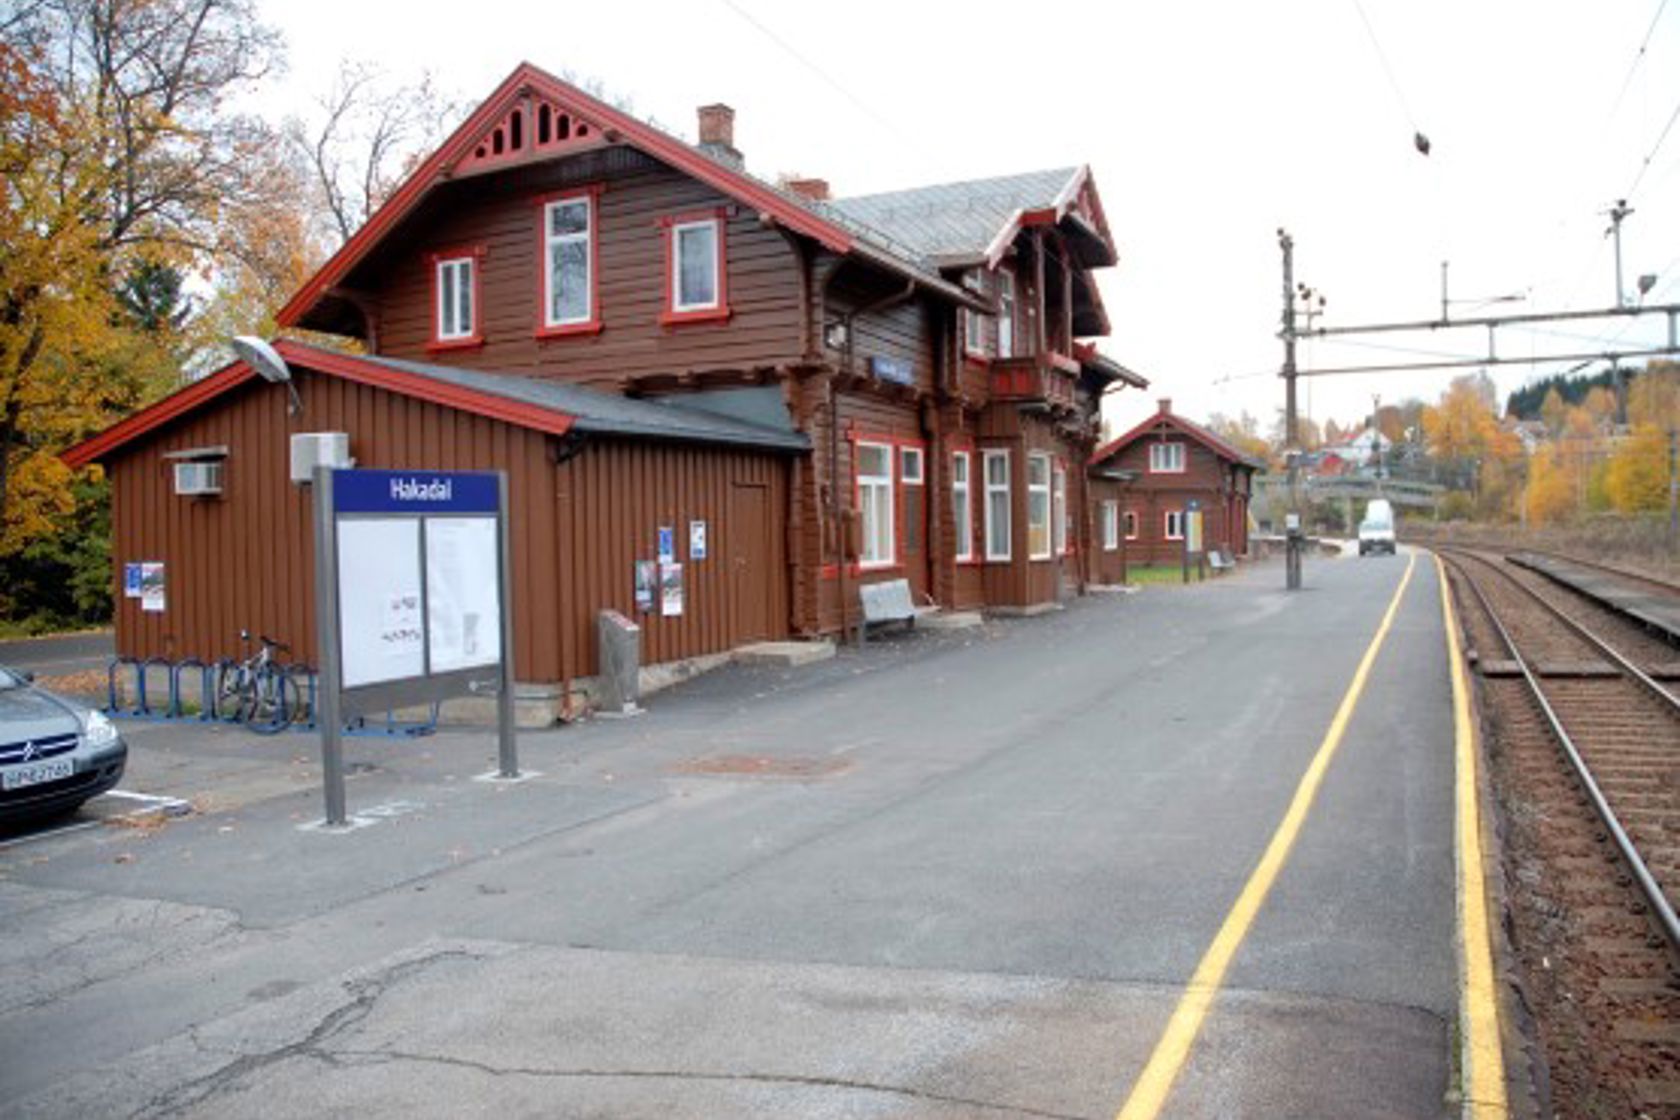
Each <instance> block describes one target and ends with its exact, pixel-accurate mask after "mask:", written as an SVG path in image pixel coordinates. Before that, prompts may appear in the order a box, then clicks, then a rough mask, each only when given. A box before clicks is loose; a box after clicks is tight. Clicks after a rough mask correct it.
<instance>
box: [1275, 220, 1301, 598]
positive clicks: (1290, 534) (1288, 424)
mask: <svg viewBox="0 0 1680 1120" xmlns="http://www.w3.org/2000/svg"><path fill="white" fill-rule="evenodd" d="M1278 247H1279V248H1280V249H1282V250H1283V331H1282V335H1281V337H1282V338H1283V370H1282V377H1283V385H1284V405H1283V428H1284V435H1283V438H1284V442H1285V444H1286V446H1285V448H1284V454H1285V455H1286V456H1288V464H1289V516H1288V518H1287V521H1286V529H1285V540H1284V565H1283V566H1284V587H1285V588H1286V589H1287V590H1290V591H1299V590H1300V588H1301V462H1300V460H1301V441H1300V418H1299V415H1298V413H1297V411H1296V403H1295V378H1296V369H1295V241H1294V239H1293V238H1291V237H1290V236H1289V233H1288V232H1287V231H1286V230H1283V229H1281V228H1280V229H1279V230H1278Z"/></svg>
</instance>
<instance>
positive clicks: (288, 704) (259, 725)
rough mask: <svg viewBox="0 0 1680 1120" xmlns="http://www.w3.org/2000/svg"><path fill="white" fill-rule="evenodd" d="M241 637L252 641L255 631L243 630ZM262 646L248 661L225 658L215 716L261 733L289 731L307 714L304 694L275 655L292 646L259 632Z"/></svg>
mask: <svg viewBox="0 0 1680 1120" xmlns="http://www.w3.org/2000/svg"><path fill="white" fill-rule="evenodd" d="M239 640H240V641H242V642H244V643H245V644H246V645H250V643H251V632H250V631H249V630H241V631H240V632H239ZM257 641H259V642H260V643H262V648H261V649H259V650H258V651H257V652H256V653H254V654H252V655H251V656H250V657H247V658H246V659H245V660H244V661H224V662H222V663H221V664H220V665H219V666H217V668H216V684H215V694H214V697H213V700H214V704H215V715H216V718H217V719H219V720H225V721H227V722H230V723H243V724H244V725H245V726H247V727H249V728H250V729H251V730H252V731H255V732H256V733H257V734H259V735H273V734H275V733H277V732H279V731H283V730H285V729H286V728H287V727H288V726H290V725H291V723H292V721H293V720H296V719H298V718H300V717H301V716H302V715H303V714H304V711H303V708H304V703H303V693H302V691H301V690H300V689H299V688H298V683H297V681H296V680H295V679H294V678H293V677H292V675H291V674H290V673H288V672H287V671H286V670H285V668H284V667H282V666H281V664H280V662H279V661H278V660H276V658H275V656H274V655H275V654H276V653H279V652H282V651H288V650H290V649H291V647H290V646H288V645H287V644H286V643H285V642H277V641H275V640H274V639H273V638H270V637H268V636H266V635H263V634H258V635H257Z"/></svg>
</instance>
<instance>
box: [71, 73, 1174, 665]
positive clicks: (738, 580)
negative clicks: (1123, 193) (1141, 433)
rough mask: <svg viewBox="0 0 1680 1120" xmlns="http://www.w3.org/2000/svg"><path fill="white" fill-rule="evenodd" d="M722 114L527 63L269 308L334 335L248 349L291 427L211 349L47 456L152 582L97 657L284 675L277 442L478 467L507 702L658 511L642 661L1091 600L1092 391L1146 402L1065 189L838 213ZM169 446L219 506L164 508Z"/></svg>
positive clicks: (301, 492)
mask: <svg viewBox="0 0 1680 1120" xmlns="http://www.w3.org/2000/svg"><path fill="white" fill-rule="evenodd" d="M733 116H734V115H733V112H732V111H731V110H730V109H729V108H727V107H726V106H722V105H712V106H706V107H704V108H702V109H701V110H700V119H699V143H698V144H695V145H691V144H688V143H685V142H683V141H681V140H679V139H677V138H675V137H673V136H671V135H669V134H667V133H665V132H663V131H661V130H659V129H656V128H654V127H652V126H650V125H648V124H646V123H643V122H642V121H639V120H637V119H635V118H633V117H631V116H628V115H627V114H625V113H623V112H620V111H619V110H617V109H614V108H612V107H611V106H609V105H606V104H604V103H603V102H601V101H599V100H598V99H596V98H594V97H591V96H589V95H588V94H586V93H584V92H583V91H581V90H578V89H576V88H575V87H573V86H571V85H569V84H568V83H566V82H563V81H561V80H559V79H557V78H555V77H553V76H552V75H549V74H547V73H545V72H544V71H542V70H540V69H538V68H536V67H534V66H530V65H522V66H520V67H519V68H518V69H516V70H515V71H514V72H513V73H512V74H511V75H510V76H509V77H508V78H507V79H506V80H505V81H504V82H502V84H501V85H500V86H499V87H498V88H497V89H496V90H495V92H494V93H492V94H491V96H490V97H489V98H488V99H487V100H486V101H485V102H484V103H483V104H482V105H481V106H480V107H479V108H478V109H477V111H475V112H474V113H473V114H472V116H471V117H470V118H469V119H468V120H467V121H466V122H465V123H464V124H463V125H461V127H460V128H459V129H457V130H456V131H455V132H454V133H453V134H452V135H451V136H450V137H449V139H448V140H446V141H445V142H444V143H443V145H442V146H441V147H440V148H439V149H438V150H437V151H436V152H434V153H433V154H432V155H431V156H430V157H429V158H428V159H427V160H425V162H423V163H422V164H421V165H420V166H419V167H418V168H417V169H416V170H415V172H414V173H413V174H412V175H411V176H410V177H409V178H408V179H407V180H406V181H405V182H404V183H403V184H402V185H401V186H400V187H399V189H398V190H397V191H396V192H395V193H394V194H393V195H392V197H391V198H390V200H389V201H388V202H386V203H385V205H384V206H383V207H381V208H380V209H379V210H378V211H377V212H376V213H375V214H374V215H373V216H372V217H371V218H370V219H369V220H368V222H367V224H366V225H365V226H364V227H363V228H362V229H361V230H360V231H358V232H357V234H356V235H355V236H354V237H352V238H351V239H350V240H349V241H348V242H347V243H346V244H345V245H344V246H343V247H342V248H341V249H340V250H339V251H338V252H337V253H336V254H335V255H334V256H333V257H332V258H331V259H330V260H329V261H328V262H327V263H326V264H325V265H324V266H323V267H322V268H321V270H320V271H319V272H318V273H317V274H316V275H315V276H314V277H313V278H312V279H311V280H310V281H309V282H308V283H307V284H305V285H304V287H303V288H302V289H301V290H300V291H298V292H297V293H296V294H295V295H294V296H293V297H292V299H291V300H290V301H289V302H288V303H287V304H286V306H285V307H284V308H283V309H282V310H281V311H280V313H279V315H278V321H279V323H280V325H281V326H282V328H293V329H303V330H309V331H314V332H320V333H325V334H335V335H340V336H344V337H346V338H348V339H352V340H354V342H355V344H356V345H355V347H354V349H355V350H356V351H357V352H354V353H352V352H350V351H349V350H337V349H328V348H324V347H320V346H314V345H304V344H302V343H299V342H292V341H282V342H280V343H279V344H278V349H279V351H280V352H281V354H282V355H283V356H284V358H285V360H286V362H287V363H288V365H289V366H290V367H291V369H292V371H293V383H294V385H295V387H296V389H297V391H298V396H299V399H300V400H301V408H300V409H296V408H291V407H289V404H288V402H289V395H288V391H287V389H286V388H285V387H284V386H280V385H276V384H271V383H268V382H265V381H263V380H261V379H260V378H258V377H257V376H256V375H255V374H254V372H253V371H252V370H251V369H250V368H249V367H247V366H246V365H245V364H243V363H234V364H232V365H229V366H227V367H225V368H223V369H221V370H219V371H217V372H215V373H213V374H211V375H210V376H208V377H206V378H204V379H203V380H200V381H198V382H195V383H193V384H191V385H189V386H188V387H186V388H184V389H182V390H181V391H179V392H177V393H175V394H174V395H172V396H170V397H168V398H166V399H164V400H163V401H161V402H159V403H158V404H155V405H153V406H151V407H150V408H147V409H145V410H143V411H141V412H139V413H137V414H135V415H134V416H132V417H130V418H128V419H127V420H125V421H123V422H122V423H120V424H118V425H116V426H115V427H113V428H111V429H109V430H107V431H106V432H104V433H101V434H100V435H98V436H96V437H94V438H92V439H90V440H88V441H87V442H86V443H83V444H81V445H79V446H78V447H76V448H74V449H72V450H71V451H70V452H69V453H67V455H66V459H67V461H68V462H70V463H71V464H72V465H76V466H81V465H86V464H91V463H95V462H97V463H101V464H103V465H104V467H105V469H106V470H107V471H108V472H109V474H110V477H111V479H112V494H113V499H112V500H113V521H114V532H113V551H114V562H115V564H116V566H117V570H118V571H121V570H122V566H123V565H124V564H126V563H133V562H141V561H149V562H154V563H157V562H161V563H163V564H164V566H165V572H166V585H167V591H166V605H165V608H164V610H162V611H160V612H145V611H143V610H141V601H140V600H138V599H131V598H122V597H119V598H118V600H117V614H116V623H117V646H118V652H119V654H121V655H123V656H129V657H140V658H145V657H164V658H171V659H182V658H188V657H191V658H198V659H203V660H210V659H215V658H221V657H228V656H234V655H236V654H238V653H239V652H240V647H239V643H238V633H239V631H240V629H242V628H246V629H250V630H252V631H254V632H255V631H260V632H263V633H267V634H270V635H273V636H275V637H278V638H281V639H283V640H286V641H288V642H290V643H291V645H292V646H293V648H294V650H295V651H296V654H295V655H296V656H298V657H299V658H300V659H302V660H305V661H309V662H311V663H312V662H313V655H312V650H313V648H314V634H313V628H314V625H313V613H312V603H313V598H312V596H313V586H312V573H311V571H310V567H311V561H310V557H311V556H312V552H311V547H312V546H311V539H310V533H311V529H310V517H309V508H310V498H309V488H308V486H307V485H299V484H295V483H293V482H292V481H291V478H290V473H289V470H288V443H289V440H290V437H292V436H293V435H296V434H299V433H313V432H342V433H346V434H347V435H348V437H349V443H350V451H351V454H352V456H353V457H354V459H355V461H356V464H357V465H358V466H362V467H384V468H397V469H422V468H432V469H445V470H448V469H454V470H467V469H502V470H506V471H507V472H508V473H509V476H510V477H509V481H510V500H511V506H512V534H513V557H512V559H513V568H514V584H515V587H514V598H515V602H514V607H515V619H516V625H515V630H516V633H515V647H514V648H515V673H516V676H517V679H518V680H519V681H520V682H522V685H523V686H524V689H525V692H526V694H527V695H528V696H533V697H536V696H556V697H558V696H560V695H562V694H563V690H562V689H561V685H562V684H563V683H566V682H573V681H575V680H577V679H580V678H587V677H589V676H590V675H592V674H593V673H594V672H595V664H594V661H595V653H594V640H593V630H592V627H593V625H594V621H593V620H594V617H595V615H596V612H598V611H599V610H601V609H604V608H609V607H610V608H615V609H618V610H620V611H623V612H625V613H627V614H631V615H632V616H633V617H637V605H636V602H635V594H634V565H635V563H636V562H637V561H642V560H653V559H655V551H656V547H657V545H656V535H657V533H658V531H659V529H660V528H661V527H673V528H675V529H676V534H675V535H676V537H677V540H678V544H679V555H678V557H677V559H678V560H680V561H684V562H685V567H686V572H685V577H686V595H685V599H686V602H685V607H684V611H683V613H682V615H680V616H677V617H667V616H663V615H661V614H660V612H659V611H658V609H657V608H656V609H655V610H654V611H652V612H651V613H642V614H640V615H639V621H640V622H641V623H642V627H643V651H642V659H643V662H644V663H646V664H654V663H660V662H668V661H674V660H679V659H684V658H689V657H695V656H699V655H704V654H711V653H717V652H721V651H726V650H729V649H731V648H734V647H737V646H739V645H742V644H745V643H749V642H752V641H757V640H763V639H777V638H785V637H793V636H816V635H819V634H831V633H834V632H836V631H837V630H839V629H840V628H841V626H842V624H843V622H845V623H850V622H852V621H855V619H856V618H857V617H858V611H859V605H858V586H859V584H860V583H863V582H873V581H878V580H886V579H904V580H907V581H908V583H909V585H910V588H911V590H912V593H913V595H914V597H915V598H916V600H917V601H918V602H920V603H924V604H929V605H934V604H937V605H939V606H943V607H947V608H952V609H967V608H990V609H1019V610H1031V609H1035V608H1037V607H1039V606H1042V605H1047V604H1054V603H1055V602H1057V601H1059V600H1061V599H1063V598H1065V597H1066V596H1068V595H1071V594H1077V593H1079V592H1080V591H1082V590H1083V588H1084V586H1085V585H1086V584H1087V583H1088V582H1093V581H1096V580H1098V579H1099V578H1100V577H1099V573H1098V572H1097V571H1096V567H1095V565H1096V562H1097V561H1096V558H1095V555H1094V553H1095V552H1096V551H1097V545H1096V541H1097V534H1098V531H1099V526H1098V524H1097V518H1098V516H1099V510H1098V508H1097V507H1096V505H1094V504H1093V500H1092V497H1091V489H1090V484H1089V479H1088V475H1087V470H1086V464H1087V463H1088V461H1089V460H1090V459H1091V455H1092V450H1093V448H1094V447H1095V445H1096V436H1097V432H1098V416H1099V409H1100V401H1101V398H1102V396H1103V394H1104V393H1106V392H1108V391H1111V390H1114V389H1118V388H1122V387H1124V386H1127V385H1131V386H1134V387H1139V388H1141V387H1143V386H1145V385H1146V384H1147V383H1146V382H1145V381H1144V380H1143V379H1142V378H1140V377H1138V376H1136V375H1135V374H1132V373H1130V372H1129V371H1127V370H1125V369H1124V368H1123V367H1121V366H1119V365H1118V364H1116V363H1114V362H1113V361H1111V360H1109V359H1107V358H1105V357H1103V356H1101V355H1099V354H1098V353H1097V352H1096V350H1095V349H1094V347H1092V346H1090V345H1089V344H1088V343H1084V342H1080V341H1076V340H1079V339H1087V338H1090V337H1093V336H1100V335H1105V334H1107V333H1108V330H1109V321H1108V316H1107V313H1106V312H1105V310H1104V308H1103V304H1102V300H1101V298H1100V297H1099V295H1098V293H1097V288H1096V285H1095V283H1094V281H1093V278H1092V271H1093V270H1094V269H1097V268H1103V267H1108V266H1112V265H1114V264H1115V263H1117V260H1118V253H1117V251H1116V248H1115V244H1114V240H1113V238H1112V236H1111V234H1110V232H1109V228H1108V224H1107V221H1106V219H1105V217H1104V214H1103V208H1102V203H1101V200H1100V198H1099V197H1098V194H1097V189H1096V184H1095V182H1094V181H1093V179H1092V177H1091V174H1090V171H1089V169H1088V168H1086V167H1070V168H1065V169H1060V170H1053V171H1045V172H1037V173H1031V174H1023V175H1015V176H1007V177H1002V178H996V179H986V180H979V181H973V182H966V183H954V184H949V185H943V186H936V187H928V188H922V189H916V190H907V191H898V192H893V193H889V194H880V195H872V196H866V197H860V198H851V199H836V198H830V197H829V193H828V188H827V185H826V184H825V183H823V182H821V181H819V180H809V179H807V180H795V181H790V182H785V183H783V184H781V185H779V186H776V185H772V184H770V183H768V182H766V181H764V180H762V179H759V178H757V177H755V176H753V175H751V174H749V173H747V171H746V170H745V166H744V162H743V160H742V157H741V155H740V153H739V152H738V151H737V150H736V149H735V147H734V136H733ZM182 460H213V461H216V462H219V463H221V464H222V472H221V478H222V483H221V492H220V493H219V494H218V495H214V496H208V497H203V496H201V497H188V496H183V495H181V494H178V493H177V492H176V490H175V487H174V484H173V480H174V474H173V471H172V467H173V466H174V464H176V463H178V462H180V461H182ZM695 521H704V522H706V523H707V525H708V526H709V542H708V547H707V551H706V555H705V556H704V558H700V557H689V556H687V555H683V554H682V553H683V552H685V551H686V550H685V549H683V548H682V546H684V545H686V544H687V536H688V534H687V530H686V527H687V526H688V525H689V524H690V523H691V522H695Z"/></svg>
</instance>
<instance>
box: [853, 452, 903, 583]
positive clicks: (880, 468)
mask: <svg viewBox="0 0 1680 1120" xmlns="http://www.w3.org/2000/svg"><path fill="white" fill-rule="evenodd" d="M857 489H858V510H859V512H860V513H861V514H862V518H863V542H862V543H863V548H862V552H861V554H860V555H859V557H858V562H859V565H860V566H862V567H865V568H880V567H885V566H887V565H889V564H891V563H892V562H893V560H894V557H895V553H894V551H893V543H894V542H893V449H892V445H891V444H886V443H861V442H860V443H859V444H858V445H857Z"/></svg>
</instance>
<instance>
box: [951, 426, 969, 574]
mask: <svg viewBox="0 0 1680 1120" xmlns="http://www.w3.org/2000/svg"><path fill="white" fill-rule="evenodd" d="M968 471H969V455H968V452H966V451H956V452H953V453H952V454H951V531H952V532H953V533H954V534H955V535H956V538H957V560H958V561H969V560H973V559H974V506H973V505H972V504H971V499H972V495H971V494H970V492H969V491H970V489H971V487H970V485H969V481H968Z"/></svg>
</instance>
